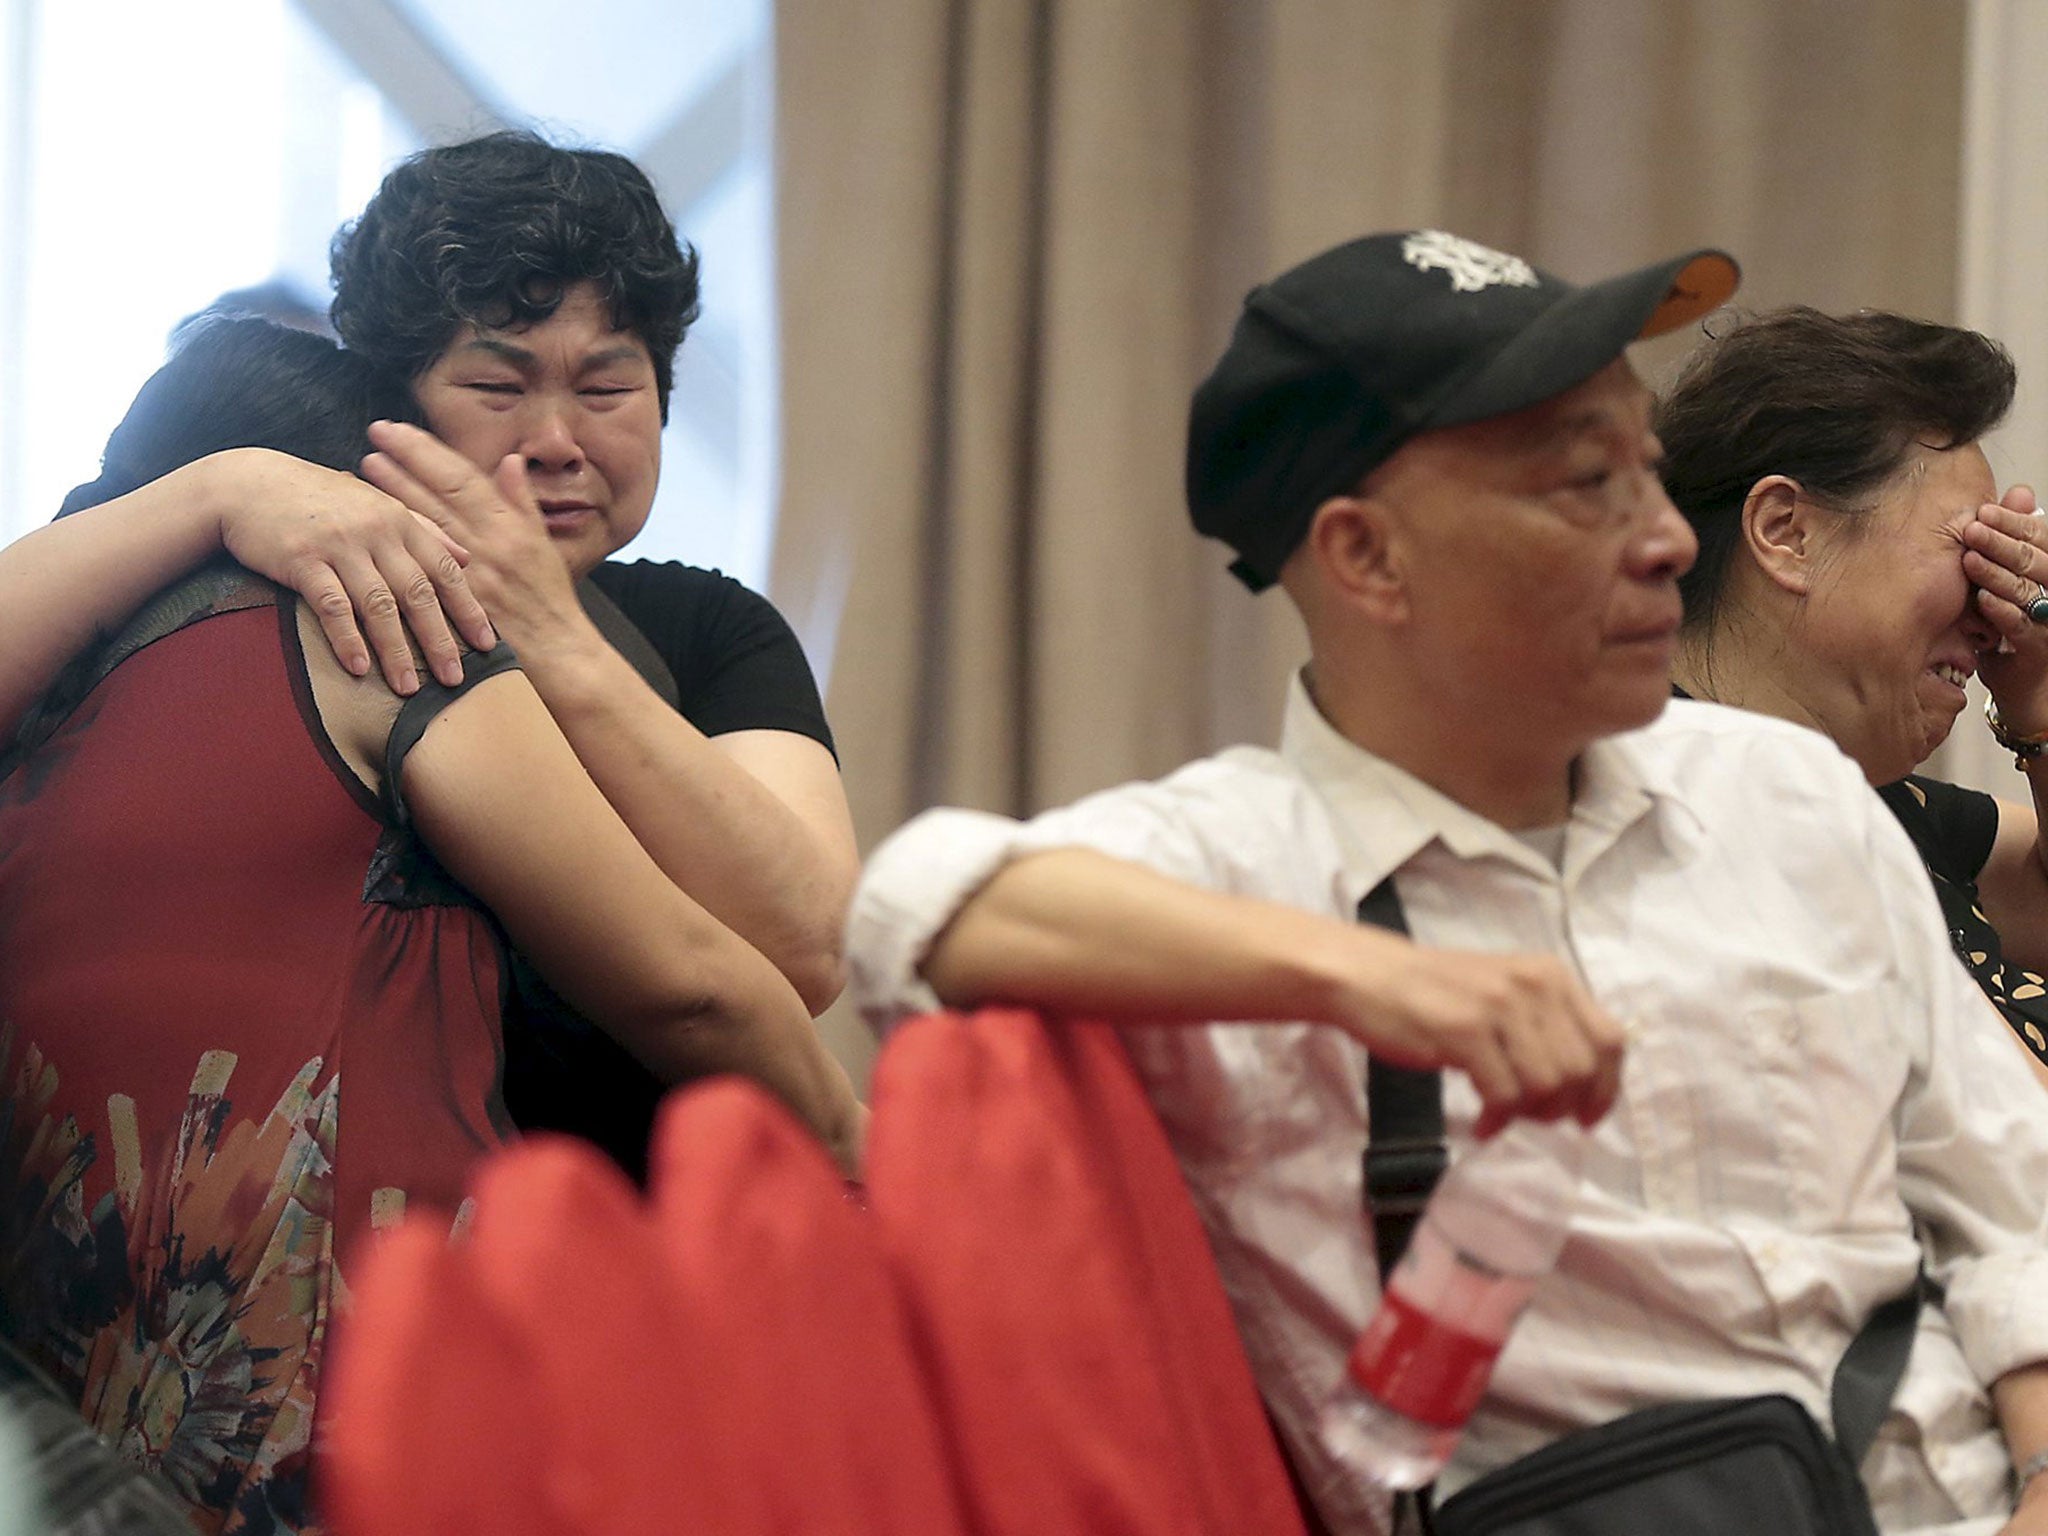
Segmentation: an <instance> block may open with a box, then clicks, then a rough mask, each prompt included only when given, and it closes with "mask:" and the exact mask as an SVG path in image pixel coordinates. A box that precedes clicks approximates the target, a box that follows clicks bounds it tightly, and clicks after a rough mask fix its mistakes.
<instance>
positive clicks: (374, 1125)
mask: <svg viewBox="0 0 2048 1536" xmlns="http://www.w3.org/2000/svg"><path fill="white" fill-rule="evenodd" d="M188 598H189V594H188ZM186 609H187V611H186V612H185V613H183V614H182V615H181V616H180V620H179V621H178V622H177V623H176V624H173V625H170V626H166V625H165V624H163V623H162V622H161V620H159V621H157V623H156V625H155V630H153V631H150V633H153V634H155V637H154V638H150V639H149V640H148V643H146V644H145V645H143V646H142V648H140V649H136V650H133V651H132V653H130V654H125V655H124V656H123V657H122V659H121V660H120V661H119V663H118V665H114V666H113V667H112V668H111V670H109V671H107V672H106V674H105V676H104V677H103V678H101V679H100V680H99V681H98V682H97V684H96V685H95V686H93V687H92V688H91V691H90V692H89V693H87V694H86V695H85V696H84V698H83V699H82V701H80V702H79V703H78V704H77V705H76V706H75V707H74V708H72V709H71V710H70V711H69V713H68V715H66V716H65V717H64V718H63V719H62V721H61V723H60V724H58V725H57V726H56V728H55V730H54V732H52V733H50V734H48V736H47V739H45V740H43V741H42V742H41V743H40V745H38V746H36V747H35V748H34V750H32V751H30V752H29V753H28V754H27V756H26V757H25V758H19V759H18V760H16V761H14V762H13V765H12V768H11V771H8V772H6V774H5V777H4V778H0V1332H4V1334H5V1336H6V1337H7V1338H8V1339H10V1340H11V1341H12V1342H13V1343H14V1344H15V1345H16V1346H17V1347H19V1348H20V1349H21V1350H22V1351H23V1352H24V1353H25V1354H27V1355H29V1356H30V1357H31V1358H32V1359H34V1360H35V1361H36V1362H37V1363H39V1364H40V1365H42V1366H43V1367H44V1369H45V1370H47V1371H48V1372H49V1373H50V1374H51V1375H52V1376H53V1377H54V1378H55V1379H56V1380H57V1381H58V1383H59V1384H60V1385H61V1386H62V1387H63V1388H64V1389H65V1390H66V1391H67V1392H68V1393H72V1394H75V1396H76V1400H77V1402H78V1404H79V1407H80V1410H81V1412H82V1413H83V1414H84V1416H85V1418H86V1420H87V1421H88V1422H89V1423H91V1424H92V1425H94V1426H95V1427H96V1428H97V1429H98V1430H99V1431H100V1432H101V1433H102V1434H103V1435H105V1436H106V1437H107V1438H108V1439H109V1440H110V1441H112V1442H113V1443H114V1444H115V1445H116V1446H117V1447H118V1449H119V1450H120V1451H121V1452H122V1453H123V1454H124V1455H125V1456H127V1457H128V1458H130V1459H131V1460H133V1461H135V1462H138V1463H140V1464H142V1465H144V1466H146V1467H149V1468H151V1469H153V1470H154V1471H155V1472H157V1473H158V1474H159V1475H160V1476H161V1477H162V1478H163V1479H164V1480H165V1481H166V1482H167V1483H168V1484H169V1486H170V1487H171V1488H172V1490H173V1491H175V1492H176V1493H177V1494H178V1495H179V1496H180V1497H181V1498H182V1499H183V1500H185V1501H186V1503H187V1504H188V1505H189V1506H190V1507H191V1510H192V1512H193V1516H194V1520H195V1524H196V1526H197V1528H198V1529H199V1530H201V1531H202V1532H215V1531H220V1532H251V1533H254V1532H264V1533H268V1532H312V1531H317V1530H318V1529H319V1521H318V1519H317V1517H316V1516H315V1515H314V1513H313V1512H312V1511H311V1510H310V1508H309V1506H308V1503H307V1485H308V1471H309V1462H310V1456H311V1451H312V1448H313V1446H314V1443H315V1435H316V1428H317V1425H316V1408H317V1404H318V1400H319V1382H320V1371H321V1360H322V1356H323V1353H324V1351H325V1347H326V1342H327V1337H328V1330H329V1328H330V1326H331V1325H332V1323H333V1322H334V1319H335V1318H336V1317H337V1315H338V1314H339V1313H340V1312H341V1311H342V1310H343V1308H344V1305H345V1302H346V1299H347V1288H346V1285H345V1283H344V1279H343V1275H344V1272H345V1266H346V1265H347V1264H348V1262H349V1261H350V1255H351V1254H353V1253H356V1252H358V1251H359V1250H360V1247H361V1245H362V1244H363V1243H364V1242H365V1240H366V1239H367V1238H368V1237H369V1235H370V1233H371V1231H372V1229H374V1228H375V1227H378V1226H381V1225H384V1224H387V1223H389V1222H391V1221H393V1220H395V1219H396V1218H397V1217H398V1216H399V1215H400V1214H401V1213H402V1212H403V1210H404V1209H405V1207H406V1206H407V1205H408V1204H413V1205H424V1206H427V1207H430V1208H434V1209H438V1210H441V1211H445V1212H448V1213H450V1214H451V1216H455V1217H456V1219H457V1220H459V1219H460V1218H459V1214H457V1213H458V1202H459V1201H460V1199H461V1185H462V1179H463V1176H464V1174H465V1172H466V1170H467V1169H468V1167H469V1165H470V1164H471V1163H472V1162H473V1161H474V1159H475V1158H476V1157H477V1156H478V1155H479V1154H480V1153H482V1152H484V1151H486V1150H487V1149H489V1148H491V1147H493V1146H495V1145H498V1144H499V1143H500V1142H502V1141H503V1140H504V1139H505V1138H506V1137H507V1135H508V1134H509V1133H508V1128H507V1126H506V1123H505V1121H504V1117H503V1111H502V1108H501V1106H500V1104H499V1102H498V1079H499V1072H500V1065H501V1062H500V1056H501V1050H500V1036H499V1003H500V987H501V976H502V964H501V955H502V944H501V941H500V937H499V935H498V934H497V932H496V930H495V928H494V926H493V924H492V923H491V922H490V920H489V918H488V917H487V915H486V914H484V913H483V912H482V911H480V910H479V909H478V908H477V907H476V906H475V904H474V902H473V901H471V900H470V899H469V898H468V897H467V896H466V895H465V894H464V893H462V892H461V891H460V890H459V888H456V887H455V886H454V885H453V883H452V882H450V881H449V880H448V879H447V878H446V877H445V875H440V874H439V873H438V871H437V870H436V869H435V867H434V866H433V865H432V863H431V860H429V859H427V858H426V856H425V855H424V854H423V852H422V851H421V850H419V849H418V848H417V847H416V846H415V845H414V844H413V843H412V842H411V840H410V837H409V835H408V834H407V833H406V832H405V831H404V829H403V816H402V814H401V813H400V810H399V808H398V807H397V806H395V805H386V804H382V803H380V802H379V801H378V800H377V799H376V798H375V797H374V796H372V795H371V794H370V793H369V792H368V791H367V790H365V789H364V788H363V786H362V785H361V784H360V782H359V781H357V780H356V779H355V778H354V776H353V775H352V774H350V773H349V772H348V770H347V769H346V768H345V767H344V766H343V765H342V763H341V760H340V758H339V757H338V756H337V755H336V754H335V752H334V749H333V747H332V746H331V744H330V743H329V741H328V739H327V737H326V735H325V733H324V731H323V730H322V729H321V726H320V723H319V719H318V716H317V714H316V713H315V712H314V709H313V706H312V699H311V692H310V689H309V687H308V684H307V681H306V673H305V665H304V660H303V657H302V656H301V655H300V653H299V649H298V639H297V626H296V620H295V616H294V608H293V600H292V599H290V598H289V596H286V595H281V594H278V593H277V592H276V591H275V589H272V588H269V587H268V586H266V585H262V584H259V583H256V582H254V581H253V579H251V578H244V577H234V578H215V579H214V582H213V585H212V587H211V588H208V589H206V590H204V591H202V592H201V595H200V598H199V600H198V601H197V602H196V603H195V602H192V601H188V602H187V603H186ZM166 628H168V632H167V633H155V631H161V630H164V629H166ZM443 702H445V698H444V699H443ZM409 707H410V706H409ZM424 707H429V708H431V707H433V706H432V705H426V706H424ZM344 1085H346V1089H345V1091H344Z"/></svg>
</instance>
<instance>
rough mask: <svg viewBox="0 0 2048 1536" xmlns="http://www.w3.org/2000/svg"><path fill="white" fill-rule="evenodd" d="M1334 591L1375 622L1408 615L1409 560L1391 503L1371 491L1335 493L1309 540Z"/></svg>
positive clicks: (1401, 619) (1312, 553) (1311, 555)
mask: <svg viewBox="0 0 2048 1536" xmlns="http://www.w3.org/2000/svg"><path fill="white" fill-rule="evenodd" d="M1304 542H1305V544H1306V546H1307V550H1308V555H1309V558H1310V559H1311V560H1312V561H1313V562H1314V563H1315V566H1316V568H1317V570H1319V571H1320V572H1321V573H1322V579H1323V583H1324V585H1325V587H1326V588H1327V590H1328V591H1329V592H1330V594H1331V596H1332V597H1334V598H1336V599H1337V600H1338V601H1339V602H1341V603H1342V604H1343V605H1344V606H1345V607H1347V608H1349V609H1351V610H1353V611H1354V612H1356V613H1357V614H1359V615H1360V616H1361V617H1363V618H1365V619H1368V620H1370V621H1371V622H1373V623H1376V624H1385V625H1399V624H1404V623H1406V622H1407V620H1408V613H1409V594H1408V581H1407V571H1406V562H1405V560H1404V558H1403V549H1402V543H1401V538H1400V535H1399V530H1398V529H1397V528H1396V527H1395V526H1394V521H1393V519H1392V517H1391V516H1390V515H1389V513H1388V509H1387V506H1386V504H1385V503H1384V502H1382V501H1380V500H1379V499H1378V498H1377V497H1375V496H1371V495H1368V494H1362V493H1361V494H1353V495H1348V496H1332V497H1331V498H1330V499H1329V500H1328V501H1326V502H1324V503H1323V504H1322V505H1321V506H1320V507H1317V508H1316V515H1315V520H1314V521H1313V522H1311V523H1310V524H1309V529H1308V538H1307V539H1306V540H1305V541H1304Z"/></svg>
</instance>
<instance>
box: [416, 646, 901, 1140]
mask: <svg viewBox="0 0 2048 1536" xmlns="http://www.w3.org/2000/svg"><path fill="white" fill-rule="evenodd" d="M403 772H404V775H405V794H406V799H407V802H408V804H409V805H410V806H411V808H412V814H413V819H414V824H415V826H416V827H417V828H418V830H419V832H420V835H421V837H422V838H423V839H424V840H425V841H426V843H427V845H428V846H429V847H430V848H432V849H433V851H434V853H435V855H436V856H437V857H438V858H439V859H440V860H441V862H442V863H443V864H444V865H446V866H447V868H448V869H449V870H450V871H451V872H452V873H453V874H454V875H455V876H456V877H457V878H458V879H460V880H461V881H462V882H463V883H464V884H465V885H466V886H467V887H468V888H469V889H470V890H471V891H473V892H475V893H476V895H477V897H478V898H479V899H480V900H481V901H482V902H483V903H484V904H485V905H486V906H488V907H489V908H490V909H491V910H492V911H493V912H494V913H495V914H496V915H497V917H498V919H499V921H500V922H501V923H503V924H504V926H505V930H506V932H507V933H508V934H509V935H510V936H511V938H512V941H513V943H515V944H516V945H517V946H518V947H519V949H520V950H521V952H522V953H524V954H525V955H526V956H527V957H528V958H529V959H530V960H532V961H533V963H534V965H535V966H536V967H537V968H538V969H539V970H540V972H541V974H542V975H543V976H545V977H546V978H547V980H548V982H549V984H550V985H552V986H553V987H554V988H555V989H556V990H557V991H559V992H560V993H561V994H562V996H563V997H564V998H566V999H567V1000H568V1001H569V1003H570V1004H571V1005H573V1006H574V1007H575V1008H577V1009H578V1010H579V1011H580V1012H582V1013H584V1014H585V1015H586V1016H587V1017H588V1018H590V1019H591V1021H592V1022H594V1023H596V1024H598V1025H599V1026H600V1027H602V1028H604V1029H605V1030H606V1031H608V1032H609V1033H610V1034H611V1035H612V1036H613V1037H614V1038H615V1039H617V1040H618V1041H619V1043H620V1044H622V1045H624V1046H625V1047H626V1048H627V1049H628V1050H630V1051H631V1052H633V1054H634V1055H635V1056H637V1057H638V1058H639V1059H640V1060H641V1061H643V1062H644V1063H645V1064H646V1065H647V1066H648V1068H649V1069H650V1070H652V1071H653V1072H654V1073H655V1074H656V1075H657V1076H659V1077H661V1078H663V1079H665V1080H667V1081H670V1082H678V1081H682V1080H684V1079H688V1078H693V1077H700V1076H704V1075H707V1074H710V1073H719V1072H737V1073H741V1074H743V1075H745V1076H748V1077H751V1078H754V1079H755V1080H757V1081H759V1082H760V1083H762V1084H764V1085H765V1086H767V1087H768V1088H769V1089H771V1090H772V1091H773V1092H775V1093H776V1094H778V1095H779V1096H780V1097H781V1098H782V1099H783V1101H784V1102H785V1103H787V1104H788V1105H789V1106H790V1108H791V1109H792V1110H794V1111H795V1112H796V1113H797V1114H798V1115H799V1116H800V1117H802V1118H803V1119H804V1120H805V1121H806V1122H807V1123H809V1124H810V1125H811V1127H812V1128H813V1129H814V1130H815V1131H816V1132H817V1133H818V1135H819V1136H820V1137H821V1138H822V1139H823V1140H824V1141H825V1142H826V1144H827V1145H828V1146H829V1147H830V1148H831V1149H832V1150H833V1152H834V1155H835V1156H836V1157H838V1159H839V1161H840V1162H841V1164H842V1166H845V1167H847V1168H849V1169H851V1168H852V1166H853V1165H854V1163H855V1161H856V1159H857V1156H858V1141H859V1136H860V1126H861V1123H862V1118H863V1112H862V1110H861V1108H860V1106H859V1104H858V1102H857V1101H856V1099H855V1097H854V1093H853V1087H852V1084H851V1083H850V1081H849V1080H848V1078H847V1076H846V1072H845V1070H844V1069H843V1068H842V1067H841V1066H840V1065H839V1063H838V1062H837V1061H836V1060H835V1059H834V1058H833V1057H832V1056H831V1054H830V1053H829V1052H827V1051H826V1049H825V1047H824V1045H823V1044H822V1042H821V1041H820V1040H819V1038H818V1035H817V1032H816V1030H815V1029H814V1028H813V1026H812V1024H811V1020H810V1015H809V1012H808V1010H807V1009H806V1008H805V1006H804V1004H803V1001H802V999H800V998H799V997H798V996H797V994H796V992H795V990H794V989H793V988H792V987H791V986H790V984H789V983H788V981H787V980H786V979H785V978H784V977H783V976H782V974H781V973H780V972H779V971H778V970H777V969H776V968H775V966H773V965H772V964H770V963H769V961H768V960H767V959H766V958H765V957H764V956H762V954H761V953H760V952H759V951H758V950H756V949H754V948H753V946H751V945H750V944H748V943H746V942H745V941H744V940H743V939H741V938H740V937H739V936H738V935H736V934H735V933H733V932H732V930H731V929H729V928H727V927H726V926H725V925H724V924H723V923H721V922H719V921H718V920H717V919H716V918H714V917H712V916H711V915H710V914H709V913H708V912H706V911H705V910H704V908H703V907H702V906H700V905H699V904H698V903H697V902H696V901H694V900H692V899H691V898H690V897H689V896H687V895H685V894H684V893H683V892H682V891H681V890H680V889H678V888H677V887H676V885H675V884H674V883H673V882H671V881H670V880H669V878H668V877H667V876H666V875H665V874H663V872H662V871H661V869H660V867H659V866H658V865H656V864H655V862H654V861H653V859H652V858H651V857H649V855H648V854H647V853H646V851H645V850H644V849H642V848H641V846H640V844H639V843H638V842H637V841H636V840H635V838H634V836H633V834H632V832H630V831H629V830H628V829H627V827H626V825H625V823H624V822H622V821H621V820H620V819H619V817H618V814H617V813H616V812H615V811H613V810H612V808H611V806H610V805H609V804H608V803H607V802H606V800H605V797H604V796H603V795H602V794H601V793H599V791H598V789H597V786H596V785H595V784H593V783H592V782H591V780H590V777H589V776H588V775H587V774H586V773H585V772H584V771H583V768H582V766H581V765H580V764H579V763H578V762H577V760H576V755H575V753H574V752H573V751H572V750H571V749H570V747H569V744H568V742H567V741H566V740H565V739H564V738H563V736H562V734H561V732H560V730H559V729H558V728H557V727H556V725H555V723H554V721H553V720H552V719H551V718H550V716H549V714H548V711H547V708H546V706H545V705H544V704H542V702H541V700H540V698H539V696H538V695H537V694H536V693H535V692H534V690H533V687H532V685H531V684H530V683H529V682H528V681H527V680H526V678H525V677H524V676H523V675H521V674H518V673H506V674H502V675H500V676H498V677H495V678H491V679H489V680H488V681H485V682H483V683H480V684H478V685H477V686H476V687H475V688H473V689H472V690H471V691H470V692H469V693H467V694H465V695H464V696H463V697H462V698H460V699H458V700H457V701H455V702H454V703H453V704H451V705H449V706H448V708H447V709H446V710H444V711H443V712H442V714H441V715H440V717H439V718H438V719H436V720H435V722H434V723H433V724H432V725H431V726H429V727H428V729H427V732H426V734H425V736H424V737H423V738H422V739H421V740H420V742H419V744H418V745H417V746H415V747H414V748H413V750H412V753H411V755H410V756H409V757H408V758H407V760H406V765H405V768H404V770H403Z"/></svg>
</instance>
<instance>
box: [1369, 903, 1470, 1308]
mask: <svg viewBox="0 0 2048 1536" xmlns="http://www.w3.org/2000/svg"><path fill="white" fill-rule="evenodd" d="M1358 920H1359V921H1360V922H1361V923H1370V924H1372V925H1373V926H1374V927H1375V928H1384V929H1386V930H1387V931H1388V932H1390V933H1398V934H1401V935H1403V936H1404V937H1405V936H1406V935H1407V932H1408V919H1407V917H1406V916H1405V915H1404V914H1403V913H1402V911H1401V897H1400V894H1399V893H1398V892H1397V891H1395V889H1394V877H1393V876H1392V875H1389V876H1387V878H1386V879H1384V880H1382V881H1381V882H1380V883H1379V884H1378V885H1376V886H1374V887H1373V888H1372V889H1371V890H1370V891H1368V892H1366V895H1365V899H1364V900H1363V901H1361V902H1359V904H1358ZM1365 1106H1366V1127H1367V1128H1366V1145H1365V1200H1366V1207H1367V1209H1368V1210H1369V1211H1370V1212H1371V1214H1372V1225H1373V1242H1374V1247H1375V1249H1376V1251H1377V1253H1378V1256H1379V1265H1380V1279H1381V1280H1382V1281H1384V1280H1385V1279H1386V1277H1387V1276H1388V1275H1390V1274H1392V1273H1393V1272H1394V1265H1395V1264H1396V1263H1397V1262H1399V1260H1400V1257H1401V1255H1402V1253H1404V1252H1405V1251H1406V1250H1407V1247H1408V1238H1409V1236H1410V1235H1411V1234H1412V1233H1413V1232H1414V1231H1415V1222H1416V1219H1417V1218H1418V1217H1420V1216H1421V1215H1422V1208H1423V1207H1424V1206H1425V1205H1427V1204H1428V1203H1429V1195H1430V1191H1431V1190H1433V1189H1435V1188H1436V1181H1437V1180H1438V1179H1440V1178H1442V1177H1443V1172H1444V1169H1445V1168H1446V1167H1448V1166H1449V1162H1450V1159H1449V1154H1448V1153H1447V1152H1446V1151H1445V1149H1444V1100H1443V1074H1442V1073H1440V1072H1437V1071H1434V1070H1430V1071H1421V1070H1418V1069H1416V1068H1414V1067H1397V1066H1394V1065H1392V1064H1391V1063H1388V1062H1384V1061H1379V1060H1373V1061H1370V1062H1368V1064H1367V1066H1366V1073H1365Z"/></svg>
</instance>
